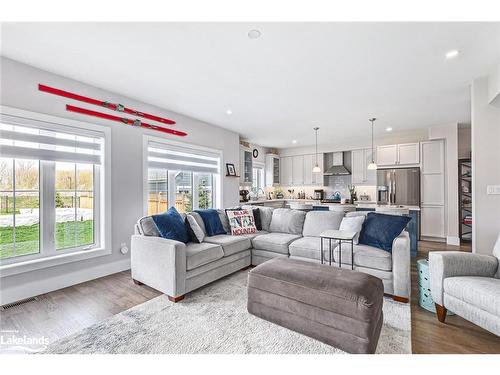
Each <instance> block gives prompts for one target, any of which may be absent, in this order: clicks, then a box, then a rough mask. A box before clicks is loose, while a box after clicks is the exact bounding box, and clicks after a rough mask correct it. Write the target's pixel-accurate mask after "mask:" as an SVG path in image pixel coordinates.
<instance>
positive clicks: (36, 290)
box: [0, 258, 130, 306]
mask: <svg viewBox="0 0 500 375" xmlns="http://www.w3.org/2000/svg"><path fill="white" fill-rule="evenodd" d="M128 269H130V258H127V259H122V260H119V261H116V262H111V263H107V264H102V265H98V266H95V267H90V268H85V269H83V270H79V271H75V272H70V273H65V274H63V275H57V276H54V277H51V278H48V279H43V280H33V281H30V282H27V283H23V284H22V285H16V286H15V287H11V288H5V289H4V288H2V293H0V306H3V305H6V304H8V303H12V302H16V301H19V300H22V299H26V298H30V297H35V296H39V295H41V294H45V293H49V292H53V291H54V290H58V289H62V288H66V287H69V286H72V285H76V284H80V283H83V282H85V281H89V280H94V279H98V278H100V277H103V276H107V275H111V274H113V273H117V272H122V271H126V270H128Z"/></svg>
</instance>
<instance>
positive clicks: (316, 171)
mask: <svg viewBox="0 0 500 375" xmlns="http://www.w3.org/2000/svg"><path fill="white" fill-rule="evenodd" d="M313 129H314V131H315V132H316V165H315V166H314V168H313V173H321V168H320V167H319V165H318V130H319V128H318V127H317V126H316V127H315V128H313Z"/></svg>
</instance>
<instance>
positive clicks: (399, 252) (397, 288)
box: [392, 230, 411, 298]
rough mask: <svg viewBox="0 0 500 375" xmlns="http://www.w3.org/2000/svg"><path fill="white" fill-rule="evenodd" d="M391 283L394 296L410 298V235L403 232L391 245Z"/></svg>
mask: <svg viewBox="0 0 500 375" xmlns="http://www.w3.org/2000/svg"><path fill="white" fill-rule="evenodd" d="M392 282H393V288H394V292H393V294H394V296H397V297H403V298H410V290H411V276H410V235H409V234H408V232H407V231H405V230H404V231H403V232H401V234H400V235H399V236H398V237H396V238H395V239H394V241H393V243H392Z"/></svg>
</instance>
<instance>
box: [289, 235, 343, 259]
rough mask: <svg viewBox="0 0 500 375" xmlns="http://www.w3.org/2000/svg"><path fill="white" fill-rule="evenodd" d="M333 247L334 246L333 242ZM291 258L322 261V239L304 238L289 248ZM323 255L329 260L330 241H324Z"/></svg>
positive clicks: (294, 242)
mask: <svg viewBox="0 0 500 375" xmlns="http://www.w3.org/2000/svg"><path fill="white" fill-rule="evenodd" d="M332 246H334V244H333V241H332ZM289 251H290V256H294V257H300V258H308V259H316V260H321V238H319V237H302V238H299V239H297V240H295V241H293V242H292V243H291V244H290V246H289ZM323 253H324V254H325V260H328V240H323Z"/></svg>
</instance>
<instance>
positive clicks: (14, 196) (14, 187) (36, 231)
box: [0, 158, 40, 258]
mask: <svg viewBox="0 0 500 375" xmlns="http://www.w3.org/2000/svg"><path fill="white" fill-rule="evenodd" d="M0 180H1V181H0V258H10V257H14V256H21V255H28V254H36V253H38V252H39V251H40V192H39V190H38V186H39V180H40V172H39V162H38V161H36V160H22V159H16V160H13V159H6V158H2V159H0Z"/></svg>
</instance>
